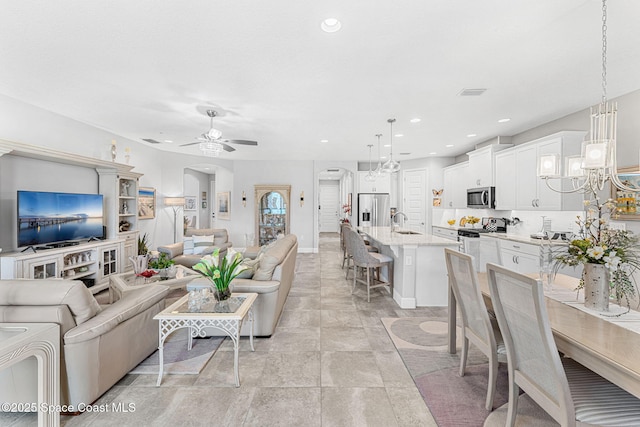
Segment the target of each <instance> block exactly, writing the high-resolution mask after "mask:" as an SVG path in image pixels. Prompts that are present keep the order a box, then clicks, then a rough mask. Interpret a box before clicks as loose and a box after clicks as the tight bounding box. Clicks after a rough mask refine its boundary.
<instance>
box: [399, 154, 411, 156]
mask: <svg viewBox="0 0 640 427" xmlns="http://www.w3.org/2000/svg"><path fill="white" fill-rule="evenodd" d="M410 154H411V153H400V155H401V156H408V155H410Z"/></svg>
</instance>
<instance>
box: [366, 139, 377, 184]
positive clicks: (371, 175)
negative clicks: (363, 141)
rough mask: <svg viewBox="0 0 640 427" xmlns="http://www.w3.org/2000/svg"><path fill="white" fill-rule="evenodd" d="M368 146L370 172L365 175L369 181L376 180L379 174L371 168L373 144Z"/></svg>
mask: <svg viewBox="0 0 640 427" xmlns="http://www.w3.org/2000/svg"><path fill="white" fill-rule="evenodd" d="M367 147H369V172H367V174H366V175H365V177H364V180H365V181H367V182H374V181H375V180H376V179H378V175H377V174H376V173H375V172H374V171H372V170H371V147H373V144H369V145H367Z"/></svg>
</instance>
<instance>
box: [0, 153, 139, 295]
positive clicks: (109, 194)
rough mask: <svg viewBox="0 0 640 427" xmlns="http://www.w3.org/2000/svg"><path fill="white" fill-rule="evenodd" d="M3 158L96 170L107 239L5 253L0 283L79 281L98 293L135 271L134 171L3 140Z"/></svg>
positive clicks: (1, 259) (136, 177)
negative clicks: (114, 279)
mask: <svg viewBox="0 0 640 427" xmlns="http://www.w3.org/2000/svg"><path fill="white" fill-rule="evenodd" d="M4 154H10V155H13V156H20V157H26V158H32V159H38V160H44V161H48V162H54V163H60V164H63V165H72V166H80V167H84V168H90V169H93V170H95V172H96V173H97V174H98V192H99V194H102V196H103V200H104V205H103V207H104V212H103V213H104V226H105V227H106V236H105V237H106V239H105V240H93V241H90V242H75V243H74V244H71V245H68V246H61V247H55V248H51V249H38V248H36V249H35V250H33V249H31V248H29V249H27V250H25V251H23V252H19V251H14V252H10V251H6V250H5V251H3V252H2V253H1V254H0V278H1V279H45V278H52V277H55V278H64V279H78V280H83V281H84V282H85V284H86V285H87V286H90V290H91V291H92V292H93V293H97V292H99V291H101V290H103V289H106V288H107V287H108V286H109V276H110V275H112V274H116V273H122V272H124V271H125V270H128V269H131V265H130V263H129V262H128V259H129V257H130V256H134V255H137V250H138V248H137V242H138V231H137V228H138V222H137V219H138V218H137V215H138V181H139V178H140V176H142V174H140V173H137V172H132V169H133V167H132V166H129V165H124V164H120V163H115V162H109V161H104V160H100V159H94V158H90V157H84V156H78V155H74V154H71V153H64V152H60V151H55V150H50V149H47V148H44V147H36V146H31V145H27V144H21V143H14V142H10V141H3V140H0V156H2V155H4ZM63 189H64V188H63ZM5 249H6V248H5Z"/></svg>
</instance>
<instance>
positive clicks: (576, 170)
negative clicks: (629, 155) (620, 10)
mask: <svg viewBox="0 0 640 427" xmlns="http://www.w3.org/2000/svg"><path fill="white" fill-rule="evenodd" d="M617 124H618V105H617V103H615V102H609V101H608V100H607V0H602V100H601V102H600V104H599V105H597V106H594V107H591V124H590V129H589V137H588V139H587V140H586V141H584V142H583V143H582V155H581V156H571V157H567V158H566V159H565V168H564V175H562V174H561V173H560V155H559V154H549V155H543V156H540V158H539V160H538V176H539V177H541V178H544V179H545V182H546V184H547V186H548V187H549V188H551V190H553V191H556V192H558V193H576V192H594V191H596V190H602V189H603V188H604V185H605V183H606V182H607V181H611V184H612V185H614V186H615V187H617V188H618V189H620V190H623V191H629V192H639V191H640V188H635V187H629V186H627V185H625V184H624V183H623V182H621V181H620V179H619V178H618V172H617V171H618V164H617V159H616V136H617V135H616V134H617ZM552 178H565V179H571V182H572V189H570V190H558V189H556V188H553V187H552V186H551V184H550V183H549V180H550V179H552Z"/></svg>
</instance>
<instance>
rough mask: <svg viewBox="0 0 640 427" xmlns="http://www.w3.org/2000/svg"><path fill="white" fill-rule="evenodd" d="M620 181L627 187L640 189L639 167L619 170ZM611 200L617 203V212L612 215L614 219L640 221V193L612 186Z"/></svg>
mask: <svg viewBox="0 0 640 427" xmlns="http://www.w3.org/2000/svg"><path fill="white" fill-rule="evenodd" d="M618 179H619V180H620V181H621V182H622V183H623V184H624V185H626V186H627V187H631V188H638V189H640V171H639V169H638V166H634V167H630V168H621V169H618ZM611 198H612V199H613V200H614V201H615V203H616V211H615V213H614V214H612V215H611V217H612V219H618V220H622V221H629V220H635V221H637V220H640V192H633V191H624V190H620V189H618V188H616V187H615V186H614V185H612V186H611Z"/></svg>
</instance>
